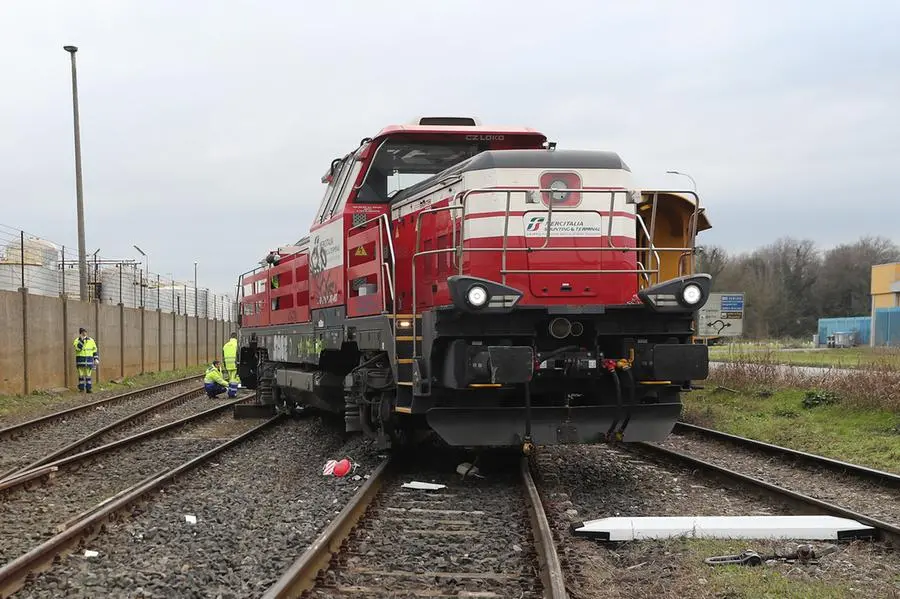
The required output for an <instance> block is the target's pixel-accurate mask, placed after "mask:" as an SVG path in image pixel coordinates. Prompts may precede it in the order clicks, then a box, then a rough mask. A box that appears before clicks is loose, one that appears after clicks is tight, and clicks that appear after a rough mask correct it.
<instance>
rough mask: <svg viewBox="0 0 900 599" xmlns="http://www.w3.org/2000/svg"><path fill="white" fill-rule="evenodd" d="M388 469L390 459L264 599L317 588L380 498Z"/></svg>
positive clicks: (285, 596) (280, 597) (265, 594)
mask: <svg viewBox="0 0 900 599" xmlns="http://www.w3.org/2000/svg"><path fill="white" fill-rule="evenodd" d="M389 465H390V459H387V460H385V461H384V462H382V463H381V464H379V465H378V467H377V468H375V470H374V471H373V472H372V474H370V475H369V480H367V481H366V482H365V483H364V484H363V486H362V487H360V489H359V490H358V491H357V492H356V493H355V494H354V495H353V498H352V499H351V500H350V502H349V503H348V504H347V505H345V506H344V509H342V510H341V511H340V513H338V515H337V516H336V517H335V518H334V520H332V521H331V522H330V523H329V524H328V526H326V527H325V530H323V531H322V534H320V535H319V537H318V538H317V539H316V540H315V541H313V543H312V545H310V546H309V547H308V548H307V549H306V551H304V552H303V554H302V555H301V556H300V558H299V559H297V561H296V562H294V563H293V564H292V565H291V567H290V568H288V570H287V571H286V572H285V573H284V574H283V575H282V576H281V578H279V579H278V580H277V581H276V582H275V584H273V585H272V586H271V587H269V588H268V589H267V590H266V592H265V593H264V594H263V596H262V599H287V598H295V597H299V596H300V595H301V594H302V593H303V592H304V591H307V590H309V589H312V588H313V587H314V586H315V579H316V576H317V575H318V573H319V571H320V570H322V569H324V568H327V567H328V563H329V561H330V560H331V557H332V556H333V555H334V554H335V553H337V552H338V551H339V550H340V547H341V543H343V541H344V539H346V538H347V537H349V536H350V533H351V532H353V528H354V527H355V526H356V524H357V523H358V522H359V521H360V520H361V519H362V517H363V515H364V514H365V512H366V510H367V509H368V508H369V506H370V505H371V504H372V501H373V500H374V499H375V497H376V496H377V495H378V491H379V490H381V487H382V485H383V483H384V480H385V479H386V478H387V475H386V472H387V470H388V466H389Z"/></svg>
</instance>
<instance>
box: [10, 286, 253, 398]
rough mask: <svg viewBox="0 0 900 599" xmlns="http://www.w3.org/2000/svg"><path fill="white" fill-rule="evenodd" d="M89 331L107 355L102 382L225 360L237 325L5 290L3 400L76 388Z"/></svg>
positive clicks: (101, 352)
mask: <svg viewBox="0 0 900 599" xmlns="http://www.w3.org/2000/svg"><path fill="white" fill-rule="evenodd" d="M79 327H84V328H86V329H87V330H88V334H89V335H91V336H92V337H93V338H94V339H95V340H96V341H97V345H98V348H99V355H100V365H99V368H98V369H97V372H96V373H95V380H97V381H99V382H102V381H109V380H112V379H116V378H120V377H126V376H132V375H136V374H141V373H145V372H159V371H166V370H175V369H178V368H184V367H186V366H195V365H199V364H204V363H206V362H208V361H209V360H211V359H212V358H213V356H216V357H221V353H222V344H223V343H224V340H225V337H226V335H227V334H228V332H231V331H232V330H234V329H235V328H236V327H235V325H234V323H230V322H225V321H222V320H211V319H205V318H200V319H196V318H193V317H188V316H185V315H178V314H172V313H165V312H159V311H157V310H144V309H141V308H126V307H124V306H120V305H108V304H99V303H95V302H81V301H78V300H74V299H66V298H62V297H49V296H41V295H33V294H29V293H23V292H21V291H0V394H12V393H30V392H31V391H34V390H38V389H52V388H56V387H70V388H71V387H74V386H75V385H76V384H77V381H78V375H77V374H76V372H75V353H74V348H73V346H72V342H73V341H74V339H75V337H77V336H78V328H79Z"/></svg>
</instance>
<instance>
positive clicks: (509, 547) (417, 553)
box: [263, 459, 566, 599]
mask: <svg viewBox="0 0 900 599" xmlns="http://www.w3.org/2000/svg"><path fill="white" fill-rule="evenodd" d="M509 466H510V464H507V467H506V468H505V471H504V470H503V469H498V470H497V471H495V472H492V473H491V474H490V476H489V477H488V478H484V479H481V478H462V477H460V476H459V475H448V474H446V473H447V472H448V468H447V467H446V465H445V467H443V468H440V469H435V468H434V467H433V466H432V467H431V468H428V469H424V470H423V469H419V470H418V471H415V470H413V469H410V468H408V467H405V466H402V465H400V464H396V463H390V462H387V461H386V462H384V463H383V464H381V465H380V466H379V467H378V468H377V469H376V470H375V471H374V472H373V473H372V474H371V476H370V478H369V479H368V480H367V481H366V482H365V483H364V484H363V485H362V487H361V488H360V489H359V491H358V492H357V494H356V495H355V496H354V497H353V499H352V500H351V501H350V503H349V504H347V505H346V507H344V509H343V510H342V511H341V512H340V513H339V514H338V515H337V516H336V517H335V518H334V520H332V522H331V523H330V524H329V525H328V527H326V529H325V530H324V531H323V532H322V534H321V535H320V536H319V538H318V539H316V540H315V541H314V542H313V543H312V544H311V545H310V546H309V548H308V549H307V550H306V552H305V553H304V554H303V555H302V556H301V557H300V558H299V559H298V560H297V561H296V562H295V563H294V564H293V565H292V566H291V567H290V568H289V569H288V570H287V572H285V574H284V575H283V576H282V577H281V578H280V579H279V580H278V581H277V582H276V583H275V584H274V585H273V586H272V587H270V588H269V589H268V591H267V592H266V593H265V594H264V595H263V597H264V598H265V599H276V598H278V599H281V598H287V597H291V598H294V597H308V598H319V597H372V598H378V597H397V596H403V597H428V598H440V597H461V596H463V597H465V596H467V597H479V598H483V599H492V598H499V597H518V598H521V599H527V598H539V597H547V598H551V599H563V598H565V597H566V594H565V585H564V581H563V575H562V569H561V567H560V563H559V559H558V556H557V554H556V548H555V543H554V541H553V537H552V534H551V531H550V527H549V524H548V522H547V517H546V515H545V513H544V508H543V506H542V504H541V500H540V497H539V495H538V492H537V488H536V486H535V484H534V481H533V479H532V477H531V471H530V469H529V466H528V463H527V460H524V459H523V460H521V462H520V463H519V466H518V472H517V473H515V470H516V468H510V467H509ZM449 471H452V466H451V467H450V468H449ZM412 480H417V481H428V482H437V483H438V484H443V485H445V487H443V488H441V489H437V490H418V489H410V488H405V487H404V486H403V484H404V483H405V482H410V481H412ZM529 522H530V526H529V524H528V523H529Z"/></svg>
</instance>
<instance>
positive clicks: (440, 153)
mask: <svg viewBox="0 0 900 599" xmlns="http://www.w3.org/2000/svg"><path fill="white" fill-rule="evenodd" d="M487 149H488V147H487V145H486V144H480V143H477V142H471V141H457V142H448V141H440V142H431V143H428V142H415V143H413V142H407V141H391V140H389V141H386V142H385V143H384V144H382V146H381V147H380V148H378V152H377V153H376V154H375V158H374V159H373V160H372V166H371V167H369V172H368V174H367V175H366V180H365V181H364V182H363V185H362V188H360V190H359V194H358V195H357V197H356V202H359V203H368V204H383V203H387V202H388V201H389V200H390V198H391V197H393V196H394V195H395V194H396V193H397V192H399V191H401V190H403V189H406V188H407V187H410V186H412V185H415V184H416V183H418V182H420V181H424V180H425V179H427V178H428V177H431V176H433V175H436V174H437V173H440V172H441V171H444V170H446V169H448V168H450V167H451V166H453V165H455V164H459V163H460V162H462V161H463V160H466V159H467V158H471V157H472V156H474V155H476V154H478V153H479V152H482V151H484V150H487Z"/></svg>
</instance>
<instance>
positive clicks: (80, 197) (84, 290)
mask: <svg viewBox="0 0 900 599" xmlns="http://www.w3.org/2000/svg"><path fill="white" fill-rule="evenodd" d="M63 50H65V51H66V52H68V53H69V55H70V56H71V58H72V113H73V115H74V120H75V196H76V199H77V202H78V287H79V291H80V292H81V301H83V302H86V301H88V284H87V253H86V250H85V247H84V192H83V191H82V185H81V131H80V128H79V124H78V76H77V74H76V71H75V53H76V52H78V47H77V46H63Z"/></svg>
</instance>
